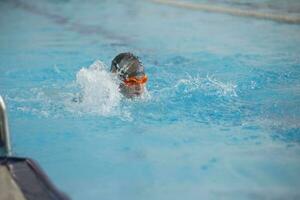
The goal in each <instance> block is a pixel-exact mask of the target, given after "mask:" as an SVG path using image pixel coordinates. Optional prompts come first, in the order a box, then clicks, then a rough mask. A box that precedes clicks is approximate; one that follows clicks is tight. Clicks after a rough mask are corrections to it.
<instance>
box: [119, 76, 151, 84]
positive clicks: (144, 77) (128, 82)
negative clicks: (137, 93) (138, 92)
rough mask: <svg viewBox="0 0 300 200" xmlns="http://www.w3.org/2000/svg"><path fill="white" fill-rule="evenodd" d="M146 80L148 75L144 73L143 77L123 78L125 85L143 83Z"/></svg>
mask: <svg viewBox="0 0 300 200" xmlns="http://www.w3.org/2000/svg"><path fill="white" fill-rule="evenodd" d="M147 81H148V77H147V76H146V75H144V76H143V77H141V78H139V79H138V78H136V77H130V78H128V79H125V80H124V83H125V84H126V85H129V86H131V85H139V84H145V83H146V82H147Z"/></svg>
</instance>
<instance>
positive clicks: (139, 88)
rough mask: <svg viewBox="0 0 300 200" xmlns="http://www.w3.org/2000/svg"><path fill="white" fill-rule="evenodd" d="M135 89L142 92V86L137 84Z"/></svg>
mask: <svg viewBox="0 0 300 200" xmlns="http://www.w3.org/2000/svg"><path fill="white" fill-rule="evenodd" d="M135 89H136V90H137V91H142V90H143V84H137V85H135Z"/></svg>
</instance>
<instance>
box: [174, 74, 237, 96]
mask: <svg viewBox="0 0 300 200" xmlns="http://www.w3.org/2000/svg"><path fill="white" fill-rule="evenodd" d="M187 76H188V77H187V78H184V79H180V80H179V81H178V82H177V83H176V85H175V88H177V89H178V88H180V87H183V93H191V92H193V91H195V90H202V91H203V92H206V93H207V94H216V95H217V96H229V97H237V96H238V95H237V93H236V88H237V85H235V84H233V83H230V82H228V83H223V82H221V81H219V80H217V79H216V78H214V77H213V76H209V75H207V76H206V78H203V77H200V76H196V77H192V76H191V75H189V74H187Z"/></svg>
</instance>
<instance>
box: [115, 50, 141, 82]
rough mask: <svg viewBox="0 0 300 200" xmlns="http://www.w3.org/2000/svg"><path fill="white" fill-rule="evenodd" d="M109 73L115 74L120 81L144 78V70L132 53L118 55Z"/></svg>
mask: <svg viewBox="0 0 300 200" xmlns="http://www.w3.org/2000/svg"><path fill="white" fill-rule="evenodd" d="M110 71H111V72H116V73H117V74H118V75H119V77H120V78H121V79H122V80H125V79H127V78H129V77H136V76H144V75H145V70H144V66H143V64H142V62H141V61H140V59H139V58H138V57H137V56H135V55H133V54H132V53H120V54H119V55H117V56H116V57H115V58H114V59H113V61H112V63H111V69H110Z"/></svg>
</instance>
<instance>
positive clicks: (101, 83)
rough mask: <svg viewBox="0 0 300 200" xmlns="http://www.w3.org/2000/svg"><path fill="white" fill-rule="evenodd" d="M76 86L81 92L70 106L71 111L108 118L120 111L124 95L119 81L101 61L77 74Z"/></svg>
mask: <svg viewBox="0 0 300 200" xmlns="http://www.w3.org/2000/svg"><path fill="white" fill-rule="evenodd" d="M76 84H77V85H78V87H79V88H80V90H81V91H80V93H78V94H77V96H76V97H75V98H73V101H72V102H71V103H69V104H68V108H69V110H70V111H72V112H79V113H91V114H97V115H103V116H107V115H114V114H116V111H118V110H119V105H120V101H121V98H122V95H121V94H120V92H119V83H118V80H117V78H116V77H115V76H114V75H113V74H111V73H109V72H108V70H107V67H106V66H105V64H104V63H102V62H101V61H95V62H94V63H93V64H92V65H91V66H89V67H88V68H85V67H83V68H82V69H80V70H79V71H78V72H77V74H76Z"/></svg>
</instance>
